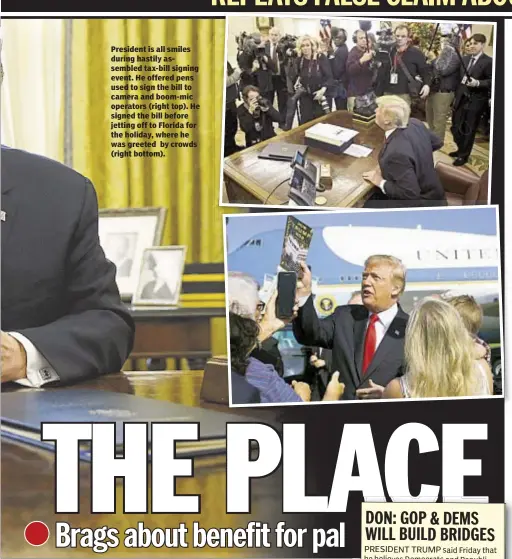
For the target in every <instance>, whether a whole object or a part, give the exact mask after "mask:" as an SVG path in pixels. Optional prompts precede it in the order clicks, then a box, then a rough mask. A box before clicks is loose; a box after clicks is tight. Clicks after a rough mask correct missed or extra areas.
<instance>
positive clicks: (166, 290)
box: [132, 246, 187, 307]
mask: <svg viewBox="0 0 512 559" xmlns="http://www.w3.org/2000/svg"><path fill="white" fill-rule="evenodd" d="M186 254H187V247H185V246H165V247H151V248H147V249H146V250H145V251H144V255H143V257H142V263H141V269H140V275H139V281H138V283H137V289H136V290H135V295H134V297H133V301H132V302H133V306H134V307H137V306H138V307H140V306H152V305H157V306H159V307H176V306H178V301H179V299H180V292H181V281H182V278H183V270H184V268H185V257H186Z"/></svg>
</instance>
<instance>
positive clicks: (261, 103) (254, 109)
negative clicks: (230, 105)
mask: <svg viewBox="0 0 512 559" xmlns="http://www.w3.org/2000/svg"><path fill="white" fill-rule="evenodd" d="M242 99H243V101H244V102H243V103H242V104H241V105H240V106H239V107H238V109H237V115H238V121H239V122H240V128H241V129H242V130H243V131H244V133H245V145H246V147H249V146H253V145H254V144H258V143H259V142H263V141H265V140H268V139H270V138H273V137H274V136H275V135H276V133H275V132H274V127H273V124H272V123H273V122H279V121H280V120H281V115H280V114H279V113H278V112H277V110H276V109H275V108H274V107H273V106H272V105H271V104H270V103H269V101H268V100H267V99H265V98H263V97H262V96H261V94H260V90H259V89H258V88H257V87H254V86H253V85H248V86H247V87H246V88H244V90H243V91H242Z"/></svg>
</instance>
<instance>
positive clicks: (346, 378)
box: [228, 255, 493, 404]
mask: <svg viewBox="0 0 512 559" xmlns="http://www.w3.org/2000/svg"><path fill="white" fill-rule="evenodd" d="M300 276H301V279H300V280H299V281H298V284H297V299H296V308H295V313H294V316H293V317H291V319H290V320H289V321H288V322H289V323H291V325H292V328H293V333H294V336H295V338H296V340H297V342H298V343H300V344H302V345H303V346H304V347H306V348H307V349H308V351H306V352H305V353H306V354H307V355H308V360H307V366H306V367H305V374H304V375H303V380H302V381H301V382H297V380H296V379H295V380H292V382H291V383H288V382H287V381H286V371H284V370H283V369H284V367H283V361H282V359H281V357H280V354H279V349H278V344H277V341H276V340H275V339H274V338H273V335H274V334H275V333H276V332H277V331H279V330H281V329H282V328H284V327H285V326H286V324H287V322H286V321H283V320H281V319H278V318H277V317H276V313H275V302H276V295H277V294H276V293H274V294H273V296H272V297H271V298H270V299H269V301H268V303H267V304H266V305H265V304H263V303H262V302H261V301H260V299H259V292H258V285H257V283H256V281H255V280H254V279H252V278H251V277H249V276H246V275H245V274H238V273H230V275H229V279H228V294H229V311H230V314H229V323H230V355H231V379H232V388H233V392H232V403H233V404H248V403H256V402H261V403H274V404H280V403H285V402H301V401H310V400H324V401H325V400H366V399H375V398H384V399H391V398H441V397H460V396H487V395H492V394H493V377H492V372H491V351H490V348H489V346H488V345H487V344H486V343H485V342H484V341H483V340H482V339H480V338H479V337H478V333H479V330H480V328H481V325H482V319H483V313H482V308H481V307H480V305H479V304H478V303H477V301H476V300H475V299H474V298H473V297H472V296H470V295H458V296H429V297H425V298H424V299H422V300H421V301H418V302H417V304H416V305H415V307H414V308H413V310H412V312H411V314H410V315H408V314H407V313H405V312H404V310H403V309H402V307H401V305H400V297H401V295H402V294H403V292H404V290H405V287H406V270H405V267H404V265H403V264H402V262H401V261H400V260H398V259H397V258H395V257H393V256H389V255H373V256H370V257H369V258H368V259H367V260H366V262H365V266H364V272H363V274H362V283H361V290H360V291H359V292H355V293H353V294H352V296H351V298H350V300H349V302H348V304H346V305H342V306H338V307H336V308H335V309H334V311H333V312H332V314H330V315H329V316H328V317H326V318H323V319H321V318H319V316H318V314H317V312H316V310H315V307H314V296H313V295H312V277H311V271H310V270H309V268H308V266H306V265H305V264H303V265H302V270H301V273H300ZM306 373H307V374H306ZM235 387H236V388H235Z"/></svg>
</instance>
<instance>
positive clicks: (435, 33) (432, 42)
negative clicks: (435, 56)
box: [427, 23, 440, 52]
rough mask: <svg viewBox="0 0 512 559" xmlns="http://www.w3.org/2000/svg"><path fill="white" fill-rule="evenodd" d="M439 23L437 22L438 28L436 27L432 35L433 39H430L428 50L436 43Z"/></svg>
mask: <svg viewBox="0 0 512 559" xmlns="http://www.w3.org/2000/svg"><path fill="white" fill-rule="evenodd" d="M439 25H440V24H439V23H436V28H435V29H434V34H433V35H432V39H431V41H430V45H429V46H428V50H427V52H430V51H431V50H432V47H433V45H434V41H435V39H436V35H437V30H438V29H439Z"/></svg>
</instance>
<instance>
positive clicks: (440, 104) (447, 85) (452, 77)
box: [426, 36, 460, 141]
mask: <svg viewBox="0 0 512 559" xmlns="http://www.w3.org/2000/svg"><path fill="white" fill-rule="evenodd" d="M455 48H456V47H455V44H454V38H453V37H452V36H444V37H442V39H441V50H440V52H439V54H438V55H437V56H436V54H435V53H433V52H432V51H430V52H428V53H427V60H429V63H430V65H431V68H432V84H431V87H430V95H429V96H428V98H427V103H426V113H427V122H428V126H429V128H430V130H432V132H434V134H436V135H437V136H439V138H440V139H441V140H443V141H444V137H445V134H446V122H447V120H448V117H449V115H450V111H451V106H452V103H453V98H454V97H455V91H456V90H457V86H458V85H459V80H460V77H459V75H460V61H459V57H458V56H457V53H456V52H455Z"/></svg>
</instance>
